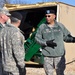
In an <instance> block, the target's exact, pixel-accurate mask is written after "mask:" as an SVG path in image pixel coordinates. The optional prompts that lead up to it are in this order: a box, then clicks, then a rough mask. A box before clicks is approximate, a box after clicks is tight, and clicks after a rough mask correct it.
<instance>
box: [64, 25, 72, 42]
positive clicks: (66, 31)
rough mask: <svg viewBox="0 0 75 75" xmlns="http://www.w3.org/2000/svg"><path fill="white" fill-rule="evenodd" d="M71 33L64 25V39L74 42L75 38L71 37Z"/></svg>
mask: <svg viewBox="0 0 75 75" xmlns="http://www.w3.org/2000/svg"><path fill="white" fill-rule="evenodd" d="M69 35H71V33H70V32H69V30H68V29H67V28H66V27H65V26H63V37H64V39H63V40H64V41H65V42H72V41H73V38H72V37H69Z"/></svg>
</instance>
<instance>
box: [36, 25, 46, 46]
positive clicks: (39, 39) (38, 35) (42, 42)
mask: <svg viewBox="0 0 75 75" xmlns="http://www.w3.org/2000/svg"><path fill="white" fill-rule="evenodd" d="M43 27H44V26H43V25H41V26H40V27H39V28H38V30H37V33H36V35H35V40H36V41H37V43H39V44H40V45H41V46H46V41H45V40H44V39H43V38H42V30H43V29H44V28H43Z"/></svg>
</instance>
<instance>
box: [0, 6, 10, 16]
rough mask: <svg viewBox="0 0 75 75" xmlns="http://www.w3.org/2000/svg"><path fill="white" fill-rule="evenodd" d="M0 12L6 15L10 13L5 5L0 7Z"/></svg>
mask: <svg viewBox="0 0 75 75" xmlns="http://www.w3.org/2000/svg"><path fill="white" fill-rule="evenodd" d="M0 13H2V14H5V15H7V16H11V14H10V13H9V10H8V9H7V8H6V7H3V8H1V7H0Z"/></svg>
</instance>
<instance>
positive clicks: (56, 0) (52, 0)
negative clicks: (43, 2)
mask: <svg viewBox="0 0 75 75" xmlns="http://www.w3.org/2000/svg"><path fill="white" fill-rule="evenodd" d="M48 1H49V2H58V1H59V0H48Z"/></svg>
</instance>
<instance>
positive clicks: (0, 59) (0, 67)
mask: <svg viewBox="0 0 75 75" xmlns="http://www.w3.org/2000/svg"><path fill="white" fill-rule="evenodd" d="M2 28H3V26H2V24H0V37H1V30H2ZM0 75H2V55H1V49H0Z"/></svg>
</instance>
